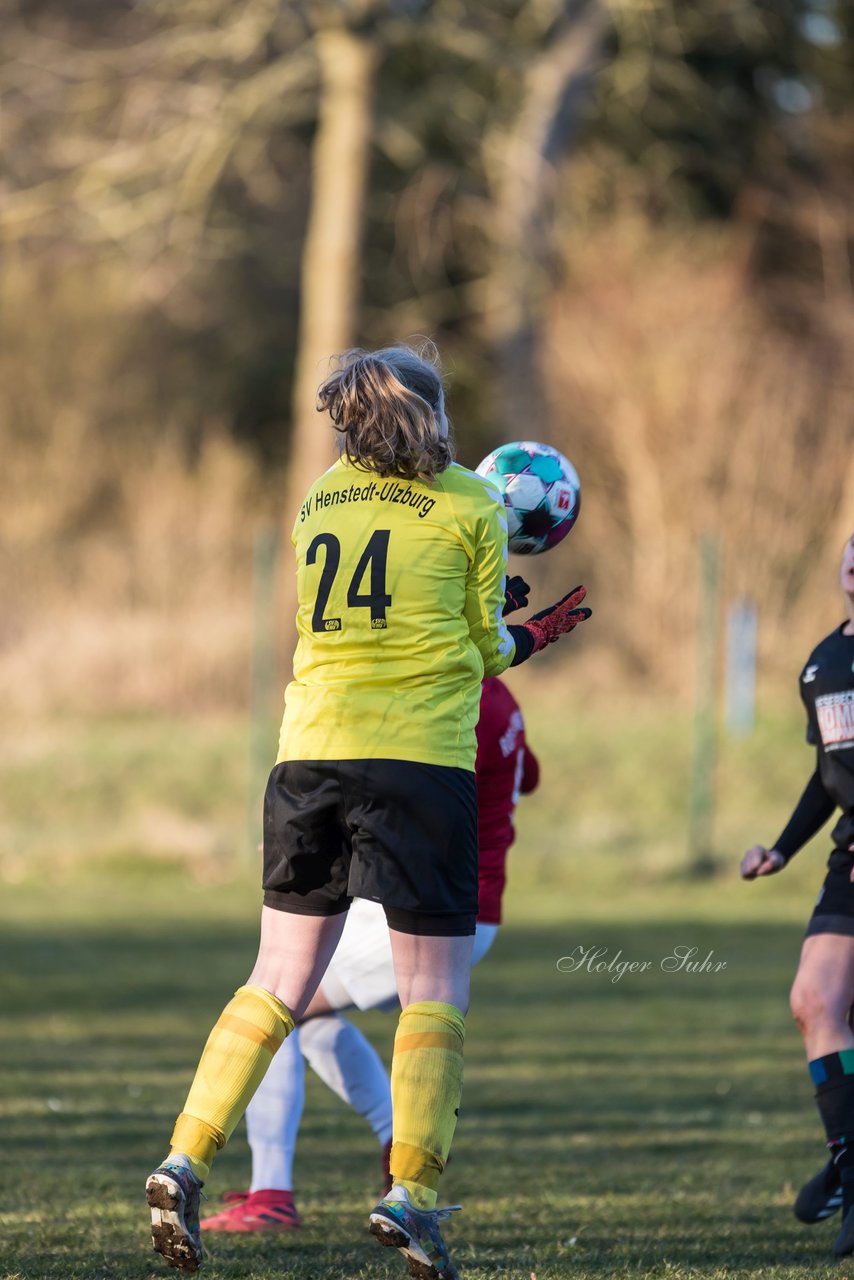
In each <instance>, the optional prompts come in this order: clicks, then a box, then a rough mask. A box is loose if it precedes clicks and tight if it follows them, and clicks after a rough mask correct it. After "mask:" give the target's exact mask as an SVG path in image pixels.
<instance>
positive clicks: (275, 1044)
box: [146, 906, 346, 1271]
mask: <svg viewBox="0 0 854 1280" xmlns="http://www.w3.org/2000/svg"><path fill="white" fill-rule="evenodd" d="M345 919H346V913H342V914H340V915H336V916H308V915H297V914H293V913H290V912H288V913H285V912H281V911H275V910H273V909H272V908H271V907H266V906H265V907H263V908H262V911H261V940H260V944H259V948H258V957H257V959H256V962H255V967H254V968H253V970H252V973H251V975H250V977H249V981H248V982H247V984H246V985H245V986H243V987H241V988H240V989H239V990H238V991H237V992H236V993H235V995H234V997H233V999H232V1000H231V1001H229V1003H228V1005H226V1007H225V1009H224V1010H223V1012H222V1013H221V1014H220V1017H219V1019H218V1020H217V1023H216V1025H215V1026H214V1028H213V1030H212V1031H211V1034H210V1036H209V1037H208V1042H207V1044H206V1045H205V1048H204V1051H203V1053H202V1056H201V1059H200V1061H199V1065H198V1068H197V1070H196V1075H195V1078H194V1080H193V1083H192V1085H191V1086H190V1092H189V1094H188V1095H187V1101H186V1103H185V1104H184V1110H183V1111H182V1113H181V1115H180V1116H179V1117H178V1120H177V1121H176V1124H175V1129H174V1131H173V1134H172V1143H171V1149H170V1153H169V1156H168V1157H167V1159H166V1160H165V1161H164V1163H163V1164H162V1165H161V1166H160V1167H159V1168H158V1169H156V1170H155V1171H154V1173H153V1174H151V1176H150V1177H149V1179H148V1181H147V1183H146V1198H147V1200H148V1204H149V1207H150V1209H151V1234H152V1241H153V1245H154V1248H155V1250H156V1251H157V1252H158V1253H160V1254H162V1255H163V1258H164V1259H165V1261H166V1262H168V1263H169V1265H170V1266H173V1267H177V1268H179V1269H180V1270H182V1271H195V1270H197V1269H198V1267H199V1266H200V1264H201V1262H202V1258H203V1256H204V1252H203V1249H202V1241H201V1232H200V1228H199V1194H200V1190H201V1187H202V1185H203V1182H204V1179H205V1178H206V1177H207V1174H208V1172H209V1170H210V1165H211V1163H212V1161H213V1158H214V1155H215V1153H216V1151H217V1150H218V1149H219V1148H221V1147H223V1146H224V1145H225V1143H226V1142H227V1140H228V1138H229V1137H230V1136H231V1133H232V1132H233V1130H234V1128H235V1126H236V1124H237V1122H238V1120H239V1119H240V1117H241V1116H242V1114H243V1112H244V1111H245V1109H246V1106H247V1104H248V1102H249V1100H250V1098H251V1097H252V1095H253V1093H254V1092H255V1090H256V1089H257V1087H258V1085H259V1083H260V1082H261V1080H262V1079H263V1077H264V1073H265V1072H266V1070H267V1067H268V1066H269V1065H270V1062H271V1061H272V1058H273V1054H274V1053H275V1052H276V1051H277V1049H278V1048H279V1046H280V1045H281V1043H282V1041H283V1040H284V1039H285V1037H286V1036H287V1035H289V1034H290V1032H291V1031H292V1030H293V1028H294V1023H295V1021H296V1019H298V1018H299V1017H301V1016H302V1014H303V1013H304V1012H305V1010H306V1008H307V1007H308V1004H309V1001H310V1000H311V997H312V996H313V995H314V993H315V990H316V989H317V986H318V984H319V982H320V979H321V977H322V976H323V973H324V971H325V969H326V966H327V965H328V963H329V961H330V959H331V958H332V954H333V952H334V951H335V947H336V946H337V944H338V940H339V938H340V936H341V933H342V930H343V928H344V921H345Z"/></svg>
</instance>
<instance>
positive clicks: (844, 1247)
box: [833, 1207, 854, 1258]
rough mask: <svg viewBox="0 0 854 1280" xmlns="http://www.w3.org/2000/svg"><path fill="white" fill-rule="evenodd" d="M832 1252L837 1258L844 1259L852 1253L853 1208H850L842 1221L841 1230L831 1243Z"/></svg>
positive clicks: (853, 1251)
mask: <svg viewBox="0 0 854 1280" xmlns="http://www.w3.org/2000/svg"><path fill="white" fill-rule="evenodd" d="M833 1252H834V1253H835V1254H836V1256H837V1258H844V1257H845V1255H846V1254H848V1253H854V1207H852V1208H850V1209H849V1210H848V1212H847V1213H846V1215H845V1217H844V1218H843V1219H842V1230H841V1231H840V1232H839V1235H838V1236H837V1237H836V1239H835V1240H834V1242H833Z"/></svg>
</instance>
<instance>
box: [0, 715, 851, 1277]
mask: <svg viewBox="0 0 854 1280" xmlns="http://www.w3.org/2000/svg"><path fill="white" fill-rule="evenodd" d="M600 711H601V709H600ZM529 720H530V722H531V730H532V732H531V736H532V739H533V740H534V742H535V743H536V745H537V746H538V747H539V748H540V752H541V755H542V756H543V762H544V765H545V766H546V776H545V780H544V788H543V792H542V794H541V796H540V798H539V799H538V800H536V801H535V800H529V801H527V802H525V805H524V806H523V808H522V809H521V810H520V833H519V842H518V845H517V848H516V850H515V851H514V855H513V862H512V868H513V876H512V881H511V893H510V896H509V901H508V913H507V915H508V918H507V923H506V927H505V929H504V930H503V932H502V934H501V936H500V937H499V940H498V943H497V944H496V947H495V949H494V952H493V954H492V955H491V956H490V957H489V959H488V961H487V962H486V963H485V964H484V965H483V966H482V967H481V968H480V969H479V970H478V971H477V972H476V974H475V977H474V990H473V1007H472V1012H471V1015H470V1018H469V1034H468V1043H467V1052H466V1091H465V1098H464V1105H463V1110H462V1115H461V1119H460V1125H459V1129H458V1134H457V1140H456V1143H455V1148H454V1158H453V1160H452V1162H451V1165H450V1167H449V1170H448V1172H447V1174H446V1177H445V1182H444V1185H443V1191H442V1195H443V1199H447V1200H451V1201H454V1200H457V1199H459V1200H461V1201H462V1202H463V1203H464V1205H465V1213H464V1214H463V1215H461V1216H460V1217H459V1218H458V1219H457V1220H455V1221H454V1222H453V1223H452V1224H451V1226H450V1227H449V1232H448V1235H449V1239H450V1240H451V1241H452V1243H453V1250H454V1255H455V1258H456V1260H457V1262H458V1265H459V1266H460V1269H461V1272H462V1274H463V1275H464V1276H465V1277H466V1278H467V1280H485V1278H486V1277H495V1276H503V1277H511V1278H512V1280H530V1277H531V1276H536V1278H537V1280H563V1278H564V1277H568V1276H578V1277H588V1276H589V1277H591V1278H593V1277H595V1278H597V1280H598V1278H599V1277H601V1278H602V1280H606V1278H607V1280H612V1278H617V1277H633V1278H634V1277H638V1278H640V1277H670V1276H674V1277H680V1276H701V1275H702V1276H704V1277H707V1276H712V1277H723V1276H728V1277H729V1276H732V1277H735V1276H748V1275H750V1276H753V1275H757V1274H759V1273H762V1274H763V1276H765V1277H771V1278H772V1280H773V1278H774V1277H781V1278H782V1277H786V1278H788V1277H792V1278H793V1280H795V1278H797V1280H801V1278H803V1280H807V1277H809V1278H810V1280H814V1277H816V1276H819V1277H821V1276H824V1275H830V1274H833V1275H834V1276H847V1274H848V1266H847V1264H845V1263H842V1264H839V1263H833V1262H832V1261H831V1259H830V1257H829V1245H830V1242H831V1240H832V1237H833V1233H834V1226H833V1225H832V1224H831V1225H827V1224H826V1225H824V1226H821V1227H816V1228H813V1229H807V1228H803V1227H800V1226H799V1225H798V1224H797V1223H796V1222H795V1220H794V1218H793V1217H792V1215H791V1212H790V1210H789V1207H788V1206H789V1203H790V1200H791V1195H792V1187H793V1185H794V1186H797V1184H798V1183H799V1182H800V1180H801V1179H802V1178H804V1177H806V1176H807V1175H808V1174H810V1173H811V1172H812V1171H813V1170H814V1168H817V1167H818V1164H819V1163H820V1162H821V1160H822V1156H823V1149H822V1143H821V1135H820V1132H819V1127H818V1122H817V1118H816V1116H815V1113H814V1107H813V1104H812V1100H811V1096H810V1092H811V1091H810V1087H809V1084H808V1081H807V1077H806V1071H805V1068H804V1065H803V1062H802V1054H801V1050H800V1044H799V1040H798V1037H797V1034H796V1032H795V1030H794V1028H793V1026H792V1025H791V1021H790V1018H789V1015H788V1010H787V1002H786V993H787V987H788V983H789V980H790V978H791V974H792V972H793V970H794V966H795V964H796V960H797V953H798V948H799V942H800V936H801V933H802V928H803V920H804V919H805V917H806V915H807V914H808V911H809V907H810V903H811V900H812V897H813V895H814V890H815V888H816V886H817V884H818V883H819V882H820V879H821V874H822V870H821V863H822V856H821V854H822V850H821V849H820V848H817V849H815V850H812V851H805V853H804V854H803V855H801V858H800V859H799V860H798V862H796V863H795V864H794V865H793V867H792V868H790V869H789V870H787V872H786V873H785V874H784V875H783V876H779V877H777V878H775V879H774V880H771V881H769V882H767V883H765V884H761V885H743V884H741V883H740V882H739V881H738V879H737V877H736V876H735V874H734V866H735V862H736V861H737V858H738V856H739V855H740V853H741V851H742V849H743V848H744V847H745V846H746V844H747V843H750V842H751V841H752V840H753V839H755V838H760V837H762V836H770V835H773V834H775V833H776V829H777V827H778V826H779V825H781V821H782V818H783V817H785V813H786V810H787V806H788V805H789V804H790V802H791V801H792V800H793V799H794V795H795V791H796V788H797V785H798V783H799V782H800V781H802V780H803V778H804V776H805V770H807V769H808V768H809V756H808V753H807V752H806V750H805V749H804V748H803V747H802V746H800V737H801V734H800V726H799V724H798V722H797V720H796V718H795V717H794V716H793V717H792V720H791V722H780V723H777V724H769V725H763V726H762V727H761V728H760V730H759V731H758V732H757V734H756V735H755V736H754V737H753V738H752V739H750V740H749V741H748V742H746V743H743V744H740V745H739V746H738V747H734V746H729V747H728V748H727V752H726V754H725V755H724V758H723V759H722V761H721V764H720V772H719V778H720V780H721V787H720V794H721V797H722V805H721V809H720V810H719V814H718V819H717V828H716V830H717V832H718V833H719V857H720V872H719V874H718V875H717V876H715V877H712V878H710V879H706V880H702V881H693V880H691V879H689V878H688V877H687V876H686V875H685V874H684V871H683V865H684V857H685V845H684V833H685V813H684V783H685V779H686V777H687V770H688V767H689V761H688V759H687V758H686V753H685V751H684V750H679V747H678V743H679V740H680V735H682V738H683V740H684V732H685V730H686V728H687V722H685V721H681V720H679V718H678V717H675V716H673V715H671V716H669V717H668V718H667V719H666V720H665V721H664V722H662V718H661V715H660V713H659V714H656V711H655V709H654V708H646V709H643V708H641V709H640V710H636V713H635V714H634V715H633V716H631V717H626V720H625V721H624V722H623V723H622V725H621V728H620V732H619V733H618V732H617V729H616V728H615V720H614V717H613V716H610V717H609V716H606V715H604V714H599V713H597V714H594V713H593V712H592V711H589V710H588V711H586V712H585V713H584V714H583V715H582V714H577V715H574V716H573V717H571V718H570V717H567V716H564V717H563V718H562V719H561V718H559V717H554V716H553V714H552V709H551V708H549V707H548V706H546V705H539V706H533V707H532V708H531V709H530V711H529ZM244 740H245V735H244V734H243V732H242V730H241V728H240V726H239V725H235V724H231V723H227V722H211V723H208V724H200V725H193V724H190V725H185V724H174V723H169V722H166V721H151V720H143V721H140V722H139V723H134V722H129V721H119V722H109V723H105V722H101V723H92V724H87V725H83V724H78V725H73V724H71V723H70V722H69V723H67V724H64V725H62V724H61V725H58V726H53V727H51V729H50V731H49V732H48V731H47V730H45V731H44V736H43V738H42V740H41V742H40V744H39V743H37V742H36V741H35V731H34V730H31V731H30V737H29V739H26V738H25V737H24V738H22V739H21V741H20V742H19V743H18V748H17V753H12V754H11V755H10V756H9V758H8V759H7V761H5V762H4V768H3V773H2V776H0V805H2V808H0V849H2V851H3V853H4V857H5V862H4V864H3V865H4V866H5V868H6V873H7V874H6V883H5V884H3V886H2V893H0V927H2V936H3V939H4V945H3V949H2V961H0V966H2V973H0V981H1V982H2V992H3V1008H4V1033H3V1051H2V1058H1V1060H0V1143H2V1150H3V1161H2V1170H0V1186H1V1187H2V1196H0V1277H2V1278H3V1280H12V1277H15V1278H16V1280H18V1278H20V1280H41V1278H42V1277H44V1278H45V1280H47V1278H48V1277H50V1278H51V1280H53V1278H54V1277H56V1278H57V1280H58V1278H59V1277H62V1280H125V1278H130V1277H134V1278H141V1277H148V1276H154V1275H161V1276H163V1275H165V1274H169V1273H168V1272H167V1271H166V1269H165V1268H163V1267H162V1265H161V1264H160V1262H159V1260H157V1259H156V1258H155V1257H154V1256H153V1255H151V1254H149V1252H148V1249H149V1244H148V1236H147V1214H146V1211H145V1207H144V1204H143V1202H142V1197H141V1184H142V1181H143V1180H144V1177H145V1175H146V1173H147V1172H148V1171H149V1169H150V1168H151V1167H153V1165H154V1164H155V1163H157V1162H158V1161H159V1159H160V1158H161V1156H162V1153H163V1149H164V1145H165V1143H166V1141H167V1139H168V1135H169V1131H170V1127H171V1124H172V1121H173V1119H174V1116H175V1114H176V1112H177V1111H178V1110H179V1108H180V1105H181V1103H182V1101H183V1097H184V1094H185V1091H186V1087H187V1085H188V1083H189V1079H190V1076H191V1073H192V1069H193V1066H194V1064H195V1061H196V1058H197V1056H198V1052H199V1050H200V1048H201V1045H202V1043H203V1041H204V1038H205V1036H206V1034H207V1031H208V1029H209V1027H210V1025H211V1023H212V1021H213V1020H214V1018H215V1017H216V1015H217V1013H218V1011H219V1009H220V1008H221V1006H222V1004H223V1003H224V1001H225V999H226V997H227V996H228V995H229V994H230V992H231V991H232V990H233V989H234V988H235V987H236V986H237V985H238V984H239V983H240V982H241V981H242V980H243V979H244V978H245V975H246V972H247V970H248V968H249V965H250V964H251V961H252V957H253V953H254V946H255V927H256V918H257V910H258V892H257V889H256V887H255V872H254V870H253V869H252V867H251V866H250V859H249V858H248V857H247V856H245V855H244V854H243V852H242V850H243V847H244V845H245V812H246V782H245V779H246V760H247V756H246V751H245V745H244ZM72 744H76V747H75V750H74V751H73V752H72V750H71V747H72ZM615 744H616V745H615ZM25 747H26V749H25ZM63 760H65V762H66V764H65V767H63ZM39 773H40V774H41V777H42V780H43V781H44V779H45V777H48V778H49V779H50V775H51V774H52V775H53V777H52V779H50V780H52V781H55V783H56V786H55V787H54V788H52V790H51V792H50V794H51V795H52V796H54V797H56V796H57V795H58V796H59V797H60V798H61V801H62V803H61V804H60V805H58V806H54V807H52V808H51V810H50V811H49V812H47V811H46V810H45V806H44V805H43V803H42V794H43V793H42V792H40V790H39V787H38V786H37V774H39ZM102 775H103V776H102ZM99 777H100V778H101V783H102V784H103V785H102V787H101V789H100V790H98V785H97V784H98V779H99ZM90 783H91V785H92V786H94V787H95V790H96V794H95V795H93V794H90V789H89V788H90ZM81 790H82V794H81ZM723 802H725V803H723ZM147 809H148V810H151V811H154V812H157V813H161V814H164V813H172V814H173V815H177V816H178V817H181V818H186V819H187V820H190V819H192V821H194V822H198V823H200V824H202V825H203V828H204V830H205V831H207V833H208V852H207V853H205V852H204V851H201V852H200V851H199V850H197V849H196V848H195V846H193V847H192V848H185V847H183V846H182V845H181V842H180V840H177V841H176V843H175V846H174V847H172V848H170V847H169V842H168V840H164V842H163V845H162V847H161V846H158V851H159V852H160V854H161V855H163V856H161V857H159V858H153V857H152V856H150V851H149V848H148V847H146V842H145V840H144V839H142V838H140V837H139V835H138V834H137V835H136V836H134V835H133V834H132V833H133V831H134V830H137V833H138V832H139V831H140V830H143V831H144V830H145V826H144V824H142V825H140V823H139V815H140V814H144V813H145V812H146V811H147ZM135 824H136V825H135ZM771 827H773V830H770V828H771ZM174 829H175V830H177V831H179V832H180V830H181V828H180V827H178V826H176V827H175V828H174ZM200 844H201V842H200ZM53 848H57V849H59V851H60V856H59V857H58V860H56V862H52V861H51V850H52V849H53ZM230 849H232V850H233V849H237V850H238V851H239V852H238V856H236V857H235V858H233V859H231V860H229V858H228V857H227V856H226V852H224V851H228V850H230ZM92 851H93V852H92ZM87 852H89V853H90V856H86V855H87ZM179 855H180V856H179ZM676 946H687V947H696V948H697V954H698V957H699V958H702V957H704V956H705V955H706V954H707V952H709V951H712V952H714V957H715V959H717V960H720V961H725V963H726V968H725V969H723V970H722V971H721V972H717V973H703V974H701V973H694V974H691V973H686V972H678V973H673V972H664V971H662V968H661V960H662V959H663V958H665V957H666V956H668V955H670V954H671V953H672V951H673V949H674V947H676ZM577 947H582V948H590V947H598V948H604V949H605V951H606V953H607V956H608V958H612V957H614V956H615V954H616V953H617V952H622V958H623V959H624V960H630V961H648V962H649V965H650V967H649V969H648V970H647V971H646V972H643V973H634V974H632V973H627V974H626V975H625V976H624V977H623V978H622V979H621V980H619V981H616V982H615V981H612V976H613V975H609V974H607V973H591V972H587V971H583V972H576V973H566V972H560V971H559V969H558V967H557V962H558V960H559V959H560V958H561V957H564V956H567V955H571V954H573V952H574V951H575V949H576V948H577ZM359 1022H360V1025H362V1026H363V1027H364V1028H365V1029H366V1030H367V1032H368V1034H369V1035H370V1036H371V1038H372V1040H373V1041H374V1043H375V1044H376V1045H377V1047H378V1048H379V1049H380V1051H381V1052H382V1053H384V1054H385V1055H386V1056H387V1055H388V1051H389V1048H390V1043H391V1038H392V1034H393V1026H394V1022H393V1018H389V1017H388V1016H383V1015H380V1014H370V1015H363V1016H360V1017H359ZM308 1085H309V1087H308V1098H307V1106H306V1114H305V1122H304V1126H303V1130H302V1134H301V1140H300V1147H299V1150H298V1153H297V1166H296V1182H297V1195H298V1202H299V1205H300V1208H301V1210H302V1212H303V1214H304V1217H305V1223H306V1225H305V1229H304V1230H303V1231H301V1232H300V1233H298V1234H296V1235H294V1236H291V1237H286V1238H282V1237H275V1238H272V1239H266V1240H263V1239H262V1240H259V1239H257V1238H239V1237H238V1238H233V1239H228V1238H213V1239H211V1240H210V1241H209V1244H210V1262H209V1264H208V1267H207V1271H206V1273H205V1274H207V1275H209V1276H210V1277H212V1278H213V1277H220V1276H221V1277H223V1278H225V1277H230V1276H234V1277H237V1276H240V1277H242V1278H245V1280H291V1278H293V1280H320V1278H321V1277H329V1278H330V1280H344V1278H348V1280H350V1278H353V1277H367V1276H376V1277H379V1278H380V1280H383V1278H385V1277H389V1280H393V1278H394V1277H400V1280H403V1277H404V1276H405V1268H404V1267H403V1265H402V1263H401V1262H400V1259H399V1258H397V1257H396V1255H394V1254H392V1255H391V1256H389V1254H388V1253H387V1252H385V1251H381V1250H379V1249H377V1248H376V1246H375V1245H374V1244H373V1242H372V1241H371V1240H370V1239H369V1237H368V1235H367V1232H366V1230H365V1222H366V1212H367V1210H368V1209H369V1208H370V1205H371V1201H372V1196H373V1195H374V1193H375V1191H376V1187H377V1173H378V1162H377V1151H376V1148H375V1145H374V1142H373V1139H372V1137H371V1135H370V1133H369V1132H368V1131H367V1128H366V1126H365V1125H364V1123H363V1122H362V1121H360V1120H359V1119H358V1118H357V1117H355V1116H353V1115H352V1114H350V1113H349V1112H348V1111H347V1109H346V1108H345V1107H344V1106H343V1105H342V1104H341V1103H339V1101H338V1100H337V1099H336V1098H334V1097H333V1096H332V1095H331V1094H329V1093H328V1092H327V1091H326V1090H325V1089H324V1088H323V1086H321V1085H320V1084H319V1083H318V1082H317V1081H316V1080H314V1079H313V1078H310V1079H309V1082H308ZM247 1174H248V1152H247V1148H246V1145H245V1142H244V1141H243V1138H242V1134H241V1133H239V1134H238V1135H237V1136H236V1137H235V1139H234V1141H233V1143H232V1145H231V1146H230V1147H229V1148H228V1149H227V1150H226V1151H225V1152H224V1153H223V1155H222V1156H221V1157H220V1159H219V1161H218V1163H217V1166H216V1168H215V1170H214V1173H213V1176H212V1178H211V1181H210V1184H209V1190H210V1192H211V1195H212V1197H213V1200H212V1203H215V1197H216V1195H217V1194H218V1193H219V1192H221V1191H222V1190H224V1189H226V1188H229V1187H234V1186H241V1185H244V1184H245V1182H246V1179H247Z"/></svg>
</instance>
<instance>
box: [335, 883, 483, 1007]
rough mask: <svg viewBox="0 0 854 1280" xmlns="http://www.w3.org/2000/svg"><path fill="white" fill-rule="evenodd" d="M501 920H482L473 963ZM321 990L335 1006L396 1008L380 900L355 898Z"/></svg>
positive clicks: (390, 959)
mask: <svg viewBox="0 0 854 1280" xmlns="http://www.w3.org/2000/svg"><path fill="white" fill-rule="evenodd" d="M497 932H498V925H497V924H478V926H477V929H476V932H475V935H474V950H473V952H472V958H471V962H472V967H474V966H475V965H476V964H477V963H478V962H479V961H480V960H482V959H483V957H484V956H485V955H486V953H487V951H488V950H489V948H490V947H491V946H492V944H493V942H494V941H495V935H496V934H497ZM320 990H321V991H322V993H323V995H324V996H325V997H326V999H327V1000H328V1001H329V1003H330V1004H331V1005H332V1007H333V1009H348V1008H350V1007H351V1006H352V1005H355V1006H356V1008H357V1009H393V1008H394V1007H395V1006H396V1005H397V1002H398V1001H397V986H396V984H395V981H394V964H393V962H392V958H391V941H390V939H389V936H388V925H387V924H386V918H385V912H384V911H383V909H382V907H381V906H380V904H379V903H378V902H366V901H365V900H364V899H363V898H354V899H353V903H352V905H351V907H350V910H349V911H348V912H347V920H346V922H345V924H344V932H343V934H342V935H341V941H340V942H339V943H338V946H337V947H336V949H335V955H334V956H333V957H332V959H331V960H330V962H329V968H328V969H327V970H326V973H325V974H324V976H323V981H322V982H321V984H320Z"/></svg>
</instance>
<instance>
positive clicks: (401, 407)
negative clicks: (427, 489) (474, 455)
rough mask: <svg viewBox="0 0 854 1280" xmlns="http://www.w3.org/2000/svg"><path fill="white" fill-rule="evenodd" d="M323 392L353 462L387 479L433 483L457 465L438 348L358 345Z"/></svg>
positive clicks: (321, 404) (322, 407)
mask: <svg viewBox="0 0 854 1280" xmlns="http://www.w3.org/2000/svg"><path fill="white" fill-rule="evenodd" d="M337 365H338V367H337V369H336V370H335V372H334V373H333V374H331V375H330V376H329V377H328V378H327V379H326V381H325V382H324V383H323V384H322V385H321V387H320V389H319V390H318V393H317V408H318V412H324V411H326V412H328V413H329V416H330V417H331V419H332V424H333V426H334V427H335V430H336V431H337V432H339V434H340V436H341V451H342V453H343V454H344V455H345V457H346V458H347V461H348V462H350V463H352V464H353V465H354V466H358V467H362V468H364V469H365V470H368V471H375V472H377V474H378V475H380V476H401V477H403V478H404V479H407V480H416V479H417V480H433V479H435V477H436V476H437V475H438V473H439V472H440V471H444V470H445V468H446V467H447V466H449V465H450V463H451V462H452V461H453V458H454V453H453V446H452V444H451V442H450V440H449V439H448V435H447V432H448V420H447V418H446V416H445V394H444V389H443V387H442V378H441V374H440V372H439V370H438V367H437V365H438V356H437V353H436V348H435V347H434V346H433V344H432V343H429V344H425V346H424V347H422V348H421V349H420V350H415V349H413V348H412V347H406V346H399V347H384V348H383V349H382V350H380V351H363V350H362V349H361V348H359V347H355V348H353V350H351V351H345V352H344V353H343V354H342V355H340V356H338V357H337Z"/></svg>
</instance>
